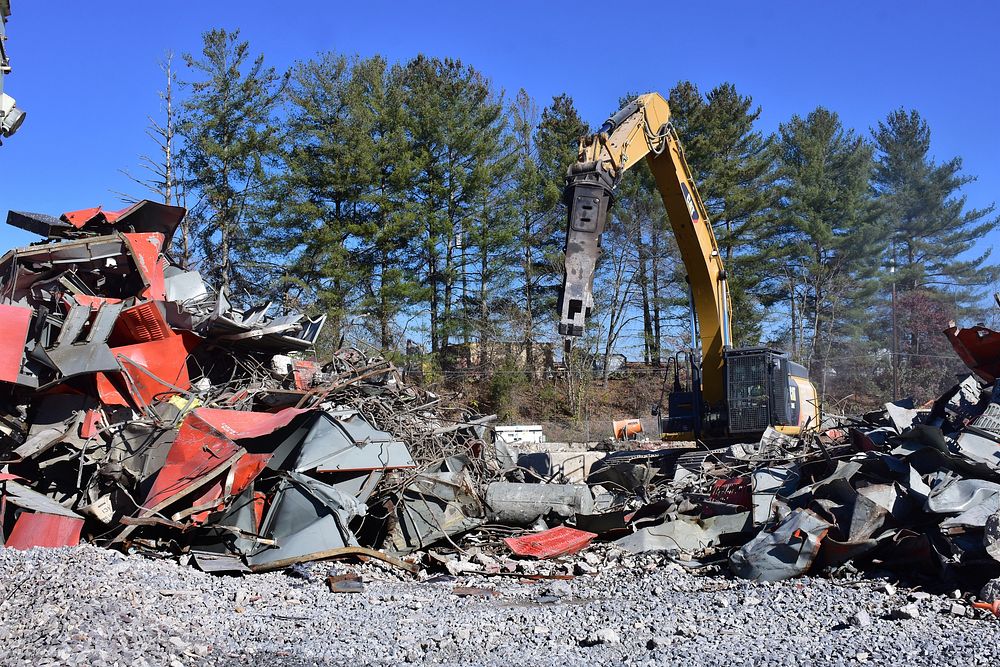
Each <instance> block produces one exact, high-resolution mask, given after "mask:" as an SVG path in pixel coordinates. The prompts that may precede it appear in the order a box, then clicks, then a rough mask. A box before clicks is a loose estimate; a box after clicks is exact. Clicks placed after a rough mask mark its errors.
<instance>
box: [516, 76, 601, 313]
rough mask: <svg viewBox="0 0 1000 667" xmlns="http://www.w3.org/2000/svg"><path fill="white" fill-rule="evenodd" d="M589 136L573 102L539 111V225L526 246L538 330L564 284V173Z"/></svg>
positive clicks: (555, 102)
mask: <svg viewBox="0 0 1000 667" xmlns="http://www.w3.org/2000/svg"><path fill="white" fill-rule="evenodd" d="M589 132H590V128H589V126H588V125H587V124H586V123H585V122H584V121H583V119H582V118H581V117H580V114H579V112H578V111H577V110H576V107H575V106H574V104H573V99H572V98H571V97H570V96H568V95H565V94H562V95H556V96H555V97H553V98H552V102H551V104H549V105H548V106H546V107H545V108H544V109H543V110H542V115H541V120H540V121H539V122H538V127H537V128H536V130H535V135H534V139H535V150H536V153H537V160H538V175H539V179H540V180H539V184H538V192H537V195H536V201H537V205H538V209H537V210H538V221H537V224H536V226H535V232H534V234H533V235H532V236H531V238H529V239H527V240H526V242H527V243H530V244H531V246H532V248H533V251H532V257H533V260H532V261H533V269H532V279H533V280H534V287H533V289H534V297H533V299H532V308H533V310H532V317H533V320H534V323H535V326H536V327H538V328H539V329H541V328H542V327H547V326H549V325H550V324H551V327H550V329H551V330H553V331H554V330H555V326H554V324H552V320H553V319H554V317H555V314H556V304H557V301H558V298H559V289H560V286H561V284H562V274H563V266H564V262H563V258H564V255H563V251H564V247H565V244H566V208H565V207H564V206H562V205H561V203H562V194H563V188H564V186H565V185H566V171H567V170H568V169H569V167H570V165H571V164H573V163H574V162H576V158H577V154H578V149H579V140H580V137H582V136H583V135H585V134H587V133H589Z"/></svg>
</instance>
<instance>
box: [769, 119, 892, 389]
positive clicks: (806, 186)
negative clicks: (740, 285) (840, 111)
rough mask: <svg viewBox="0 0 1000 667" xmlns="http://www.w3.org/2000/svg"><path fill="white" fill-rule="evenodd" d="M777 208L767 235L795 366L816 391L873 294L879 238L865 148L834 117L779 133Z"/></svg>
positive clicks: (795, 123)
mask: <svg viewBox="0 0 1000 667" xmlns="http://www.w3.org/2000/svg"><path fill="white" fill-rule="evenodd" d="M779 136H780V139H779V149H780V176H781V181H780V184H781V193H782V200H781V205H780V210H779V211H778V219H779V222H780V227H779V228H778V229H776V230H775V236H776V237H779V239H780V242H781V244H782V245H783V247H784V248H785V251H786V254H785V256H784V257H783V258H782V263H783V264H784V265H785V266H787V267H788V268H789V270H790V271H792V272H793V277H792V282H793V289H792V293H793V294H794V299H793V304H792V309H793V310H792V312H793V313H794V314H795V317H794V321H795V323H796V326H797V329H798V330H797V331H795V332H793V336H794V337H796V338H797V340H798V341H801V342H802V343H803V344H802V345H801V349H802V351H801V353H800V356H801V358H802V360H803V361H804V362H805V363H806V365H807V366H809V368H810V371H811V373H812V376H813V377H814V378H816V379H817V380H818V381H819V383H820V385H821V390H825V388H826V380H827V372H826V370H827V368H828V363H827V360H828V359H830V358H833V356H834V353H835V352H836V351H837V349H838V346H841V345H842V344H843V343H844V341H849V340H853V339H855V338H857V336H858V327H859V326H861V325H862V323H863V322H864V321H865V318H864V315H863V313H864V311H865V309H866V308H867V306H868V305H869V304H870V297H871V295H872V294H873V293H874V291H875V289H876V288H877V281H876V279H875V278H876V274H877V270H878V258H879V256H880V254H881V251H882V248H883V243H884V234H883V233H882V231H881V229H880V228H879V225H878V223H877V220H876V216H875V213H874V210H873V207H872V204H871V199H870V197H869V190H868V178H869V176H870V174H871V170H872V152H871V147H870V146H869V145H867V144H866V143H865V141H864V140H863V139H862V138H861V137H859V136H857V134H856V133H855V132H854V131H853V130H845V129H844V127H843V126H842V125H841V122H840V119H839V118H838V116H837V114H835V113H833V112H830V111H828V110H826V109H823V108H817V109H816V110H815V111H812V112H811V113H810V114H809V115H808V116H807V117H806V118H804V119H803V118H801V117H799V116H793V117H792V119H791V120H790V121H788V122H787V123H784V124H782V125H781V126H780V127H779Z"/></svg>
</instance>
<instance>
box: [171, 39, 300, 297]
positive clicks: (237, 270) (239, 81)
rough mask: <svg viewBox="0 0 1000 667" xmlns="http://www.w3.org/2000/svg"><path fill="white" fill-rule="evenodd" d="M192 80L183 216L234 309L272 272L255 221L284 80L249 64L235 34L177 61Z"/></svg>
mask: <svg viewBox="0 0 1000 667" xmlns="http://www.w3.org/2000/svg"><path fill="white" fill-rule="evenodd" d="M184 62H185V63H186V65H187V66H188V68H189V69H190V70H192V73H193V74H194V75H195V76H196V77H197V78H196V79H195V80H193V81H190V82H188V83H187V86H188V89H189V95H188V97H187V100H186V101H185V102H184V105H183V111H182V116H181V122H180V124H179V127H178V131H179V134H180V135H181V136H182V137H183V140H184V148H183V151H182V152H181V160H182V162H183V165H184V168H185V170H186V172H187V174H189V180H188V181H187V182H186V183H185V187H186V189H187V190H188V191H189V193H190V198H191V199H192V200H193V199H197V200H198V201H199V202H200V203H199V204H198V205H197V206H196V207H195V208H194V210H193V211H191V215H190V217H191V220H192V221H193V223H194V224H195V229H194V231H195V233H196V234H197V235H198V241H199V245H200V255H201V257H202V261H203V263H204V268H206V269H207V271H206V272H207V273H208V274H209V275H210V276H211V277H212V278H214V279H215V281H216V282H217V283H218V285H219V287H220V288H221V289H223V290H225V291H227V292H231V293H232V295H233V296H234V298H236V300H237V301H239V300H240V296H241V294H242V293H244V292H253V293H256V294H259V293H260V291H261V290H260V287H261V285H262V284H263V285H267V284H268V279H269V278H270V277H271V276H272V275H273V273H274V271H275V268H276V265H275V263H273V262H270V261H268V258H267V257H266V256H262V254H261V252H260V249H261V248H260V244H259V243H258V241H259V239H260V236H261V230H262V229H263V228H264V227H265V226H266V224H265V223H264V221H262V220H260V219H259V218H256V217H255V216H254V213H255V212H256V211H257V206H258V204H260V203H261V199H262V194H263V193H264V192H265V190H266V188H267V185H268V182H269V180H270V178H271V176H272V172H271V171H269V169H268V167H269V165H270V164H271V162H272V160H273V159H274V156H275V153H276V151H277V148H278V140H277V121H276V119H275V114H276V111H277V107H278V100H279V99H280V94H281V91H282V89H283V87H284V83H285V80H286V77H282V76H280V75H279V74H278V73H277V72H275V70H274V68H272V67H266V66H265V65H264V57H263V56H262V55H258V56H256V57H251V54H250V46H249V44H248V43H247V42H246V41H241V40H240V34H239V31H238V30H237V31H234V32H227V31H225V30H211V31H209V32H207V33H205V35H204V44H203V47H202V53H201V56H200V57H195V56H193V55H191V54H185V55H184Z"/></svg>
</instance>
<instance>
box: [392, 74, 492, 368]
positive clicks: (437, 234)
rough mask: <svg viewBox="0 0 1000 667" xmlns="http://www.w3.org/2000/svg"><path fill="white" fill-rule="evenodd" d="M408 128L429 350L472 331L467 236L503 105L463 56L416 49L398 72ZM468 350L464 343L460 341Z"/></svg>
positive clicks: (488, 178)
mask: <svg viewBox="0 0 1000 667" xmlns="http://www.w3.org/2000/svg"><path fill="white" fill-rule="evenodd" d="M402 76H403V86H404V93H405V96H404V100H405V109H406V112H407V114H406V116H407V131H408V135H409V137H410V141H411V146H412V150H413V157H414V160H415V170H416V171H415V178H414V182H413V183H414V187H413V189H412V190H411V195H412V197H413V198H414V199H415V201H416V202H417V207H416V212H417V214H418V215H419V217H420V218H421V219H422V222H423V224H424V229H423V232H422V259H423V262H424V271H425V275H424V276H423V279H424V281H425V284H426V285H427V288H428V290H429V293H430V294H429V295H430V335H431V336H430V337H431V349H432V350H433V351H434V352H435V353H441V352H442V351H444V350H445V349H446V348H447V347H448V346H449V344H450V342H451V340H452V338H453V337H461V338H462V339H463V342H465V343H469V342H470V341H471V337H472V333H473V318H472V317H471V315H470V311H471V304H472V302H471V301H470V299H469V298H468V297H469V295H470V291H471V289H472V288H473V287H474V285H470V283H469V280H468V275H467V273H466V270H467V268H468V266H467V265H468V263H469V261H470V253H468V252H467V250H468V248H467V246H466V237H467V235H468V233H469V227H470V225H471V224H473V223H474V222H475V220H476V219H477V217H481V216H482V215H483V203H484V201H488V197H485V193H488V192H490V190H491V188H492V187H493V186H494V184H495V182H496V178H495V171H496V170H497V169H498V168H500V169H503V168H509V167H498V164H499V162H498V160H497V157H498V156H499V155H502V154H503V153H504V151H505V150H506V149H505V137H506V120H507V116H506V113H505V111H506V109H505V105H504V103H503V99H502V95H501V94H499V93H498V92H497V91H495V90H494V88H493V86H492V84H491V83H490V81H489V80H488V79H487V78H486V77H484V76H483V75H482V74H480V73H479V72H478V71H476V70H475V69H473V68H471V67H468V66H466V65H464V64H463V63H462V62H461V61H458V60H452V59H444V60H440V59H437V58H428V57H425V56H422V55H421V56H418V57H416V58H414V59H413V60H411V61H410V62H409V63H407V65H406V66H405V68H404V71H403V75H402ZM465 350H466V355H467V356H468V355H469V345H468V344H466V346H465Z"/></svg>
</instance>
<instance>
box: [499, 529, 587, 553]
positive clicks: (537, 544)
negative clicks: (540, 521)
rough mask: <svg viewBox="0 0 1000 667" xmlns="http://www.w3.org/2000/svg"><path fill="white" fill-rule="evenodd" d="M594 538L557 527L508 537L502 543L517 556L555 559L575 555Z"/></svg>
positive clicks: (575, 530)
mask: <svg viewBox="0 0 1000 667" xmlns="http://www.w3.org/2000/svg"><path fill="white" fill-rule="evenodd" d="M595 537H597V534H596V533H588V532H587V531H585V530H577V529H576V528H570V527H568V526H558V527H556V528H550V529H549V530H543V531H542V532H540V533H534V534H532V535H525V536H523V537H508V538H506V539H504V542H506V543H507V546H508V547H510V550H511V551H513V552H514V553H515V554H517V555H518V556H529V557H531V558H555V557H556V556H565V555H567V554H575V553H576V552H577V551H579V550H580V549H583V548H584V547H585V546H587V545H588V544H590V543H591V541H593V539H594V538H595Z"/></svg>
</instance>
